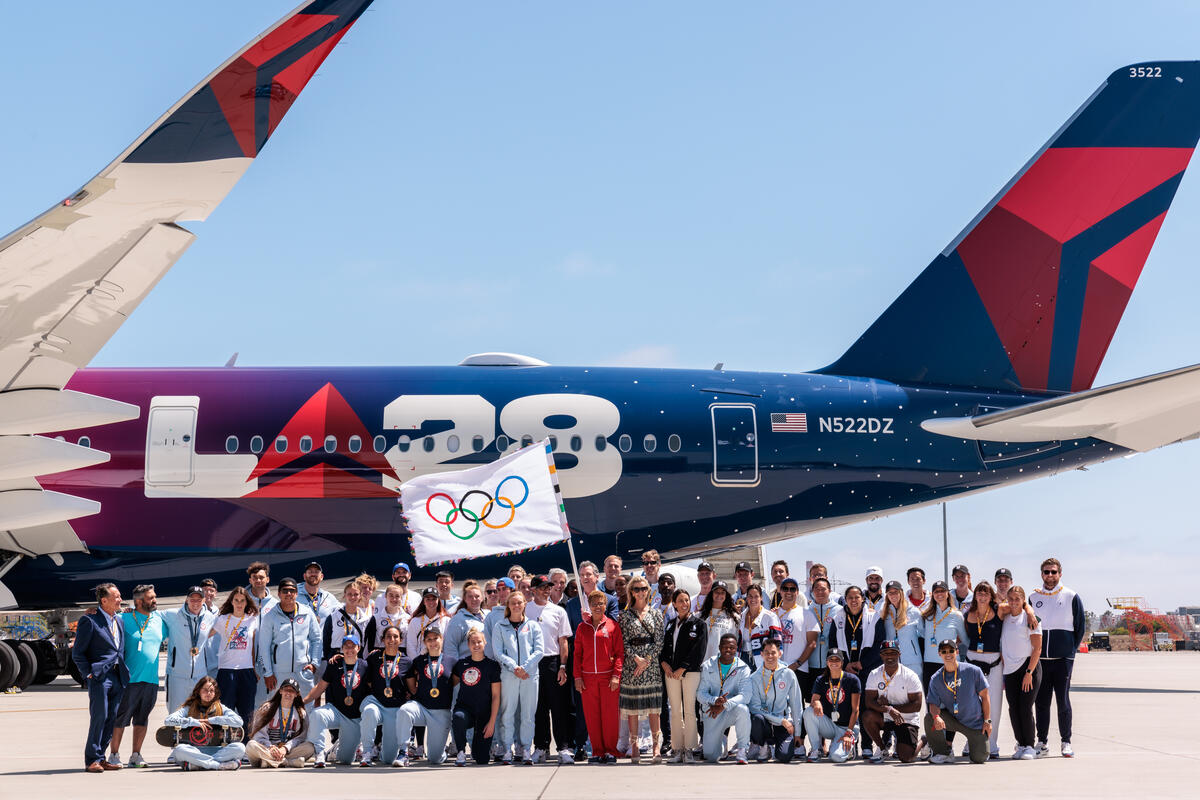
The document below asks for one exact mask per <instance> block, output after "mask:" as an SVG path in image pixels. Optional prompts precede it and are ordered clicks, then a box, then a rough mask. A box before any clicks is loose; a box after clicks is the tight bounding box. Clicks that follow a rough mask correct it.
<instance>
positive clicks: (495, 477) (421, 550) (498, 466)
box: [400, 440, 570, 567]
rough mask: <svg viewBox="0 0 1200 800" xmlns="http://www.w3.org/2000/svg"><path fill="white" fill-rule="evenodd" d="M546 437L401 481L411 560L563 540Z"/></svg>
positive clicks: (562, 513) (435, 560)
mask: <svg viewBox="0 0 1200 800" xmlns="http://www.w3.org/2000/svg"><path fill="white" fill-rule="evenodd" d="M550 450H551V448H550V443H549V441H546V440H543V441H541V442H539V443H537V444H533V445H530V446H529V447H523V448H521V449H520V450H518V451H517V452H515V453H513V454H512V455H508V456H504V457H502V458H500V459H497V460H496V461H493V462H492V463H490V464H483V465H481V466H478V467H471V468H469V469H464V470H459V471H457V472H439V473H435V474H432V475H422V476H420V477H418V478H413V479H412V480H409V481H405V482H404V483H403V484H401V486H400V502H401V504H402V505H403V508H404V519H405V522H406V523H407V525H408V530H409V534H410V538H409V542H410V544H411V545H412V551H413V556H415V557H416V559H417V564H419V565H420V566H423V567H426V566H429V565H431V564H445V563H450V562H454V561H463V560H466V559H471V558H479V557H481V556H493V555H505V554H509V553H520V552H523V551H526V550H535V549H537V548H539V547H545V546H546V545H551V544H558V543H559V542H563V541H569V539H570V530H569V529H568V528H567V514H566V510H565V509H564V507H563V501H562V493H561V492H560V491H559V488H558V473H557V472H556V471H555V469H554V456H553V455H551V452H550Z"/></svg>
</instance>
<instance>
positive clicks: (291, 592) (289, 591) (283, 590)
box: [279, 588, 296, 594]
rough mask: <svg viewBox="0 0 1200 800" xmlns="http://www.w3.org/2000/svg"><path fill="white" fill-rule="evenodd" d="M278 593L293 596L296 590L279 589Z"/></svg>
mask: <svg viewBox="0 0 1200 800" xmlns="http://www.w3.org/2000/svg"><path fill="white" fill-rule="evenodd" d="M279 593H280V594H295V593H296V590H295V589H291V588H288V589H280V590H279Z"/></svg>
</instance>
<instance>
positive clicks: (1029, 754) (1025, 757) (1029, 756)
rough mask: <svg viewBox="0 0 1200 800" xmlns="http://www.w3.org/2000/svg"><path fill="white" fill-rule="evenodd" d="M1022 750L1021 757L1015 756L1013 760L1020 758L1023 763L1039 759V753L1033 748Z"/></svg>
mask: <svg viewBox="0 0 1200 800" xmlns="http://www.w3.org/2000/svg"><path fill="white" fill-rule="evenodd" d="M1020 750H1021V755H1019V756H1013V758H1018V759H1020V760H1021V761H1033V760H1034V759H1035V758H1037V751H1036V750H1034V749H1033V748H1032V747H1022V748H1020Z"/></svg>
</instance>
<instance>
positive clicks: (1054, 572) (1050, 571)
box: [1042, 569, 1058, 575]
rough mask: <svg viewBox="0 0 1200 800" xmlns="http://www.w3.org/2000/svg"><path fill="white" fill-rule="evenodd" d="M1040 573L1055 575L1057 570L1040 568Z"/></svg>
mask: <svg viewBox="0 0 1200 800" xmlns="http://www.w3.org/2000/svg"><path fill="white" fill-rule="evenodd" d="M1042 574H1043V575H1057V574H1058V570H1056V569H1044V570H1042Z"/></svg>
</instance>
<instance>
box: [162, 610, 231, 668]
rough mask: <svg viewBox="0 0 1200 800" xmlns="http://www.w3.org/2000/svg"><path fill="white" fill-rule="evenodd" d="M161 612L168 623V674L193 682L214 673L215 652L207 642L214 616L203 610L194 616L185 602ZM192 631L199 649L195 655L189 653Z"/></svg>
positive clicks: (164, 620)
mask: <svg viewBox="0 0 1200 800" xmlns="http://www.w3.org/2000/svg"><path fill="white" fill-rule="evenodd" d="M161 615H162V620H163V622H164V623H166V626H167V639H168V644H167V674H168V675H174V676H176V677H177V678H180V679H181V680H182V679H187V680H190V681H191V682H192V683H195V682H196V681H198V680H200V679H201V678H203V677H204V676H205V675H208V676H210V677H213V678H215V677H217V653H216V651H215V650H214V649H213V648H211V647H209V646H208V644H209V642H208V632H209V631H211V630H212V624H213V620H214V619H216V618H215V617H213V616H212V615H211V614H209V613H208V612H206V611H201V612H200V613H199V614H197V615H195V616H193V615H192V614H189V613H188V610H187V607H186V606H184V607H182V608H176V609H172V610H170V611H163V612H161ZM193 633H194V634H195V637H194V641H195V644H194V646H195V647H196V649H197V650H199V651H200V652H199V653H197V654H196V655H195V656H193V655H192V653H191V651H192V647H193ZM155 682H157V678H156V679H155Z"/></svg>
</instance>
